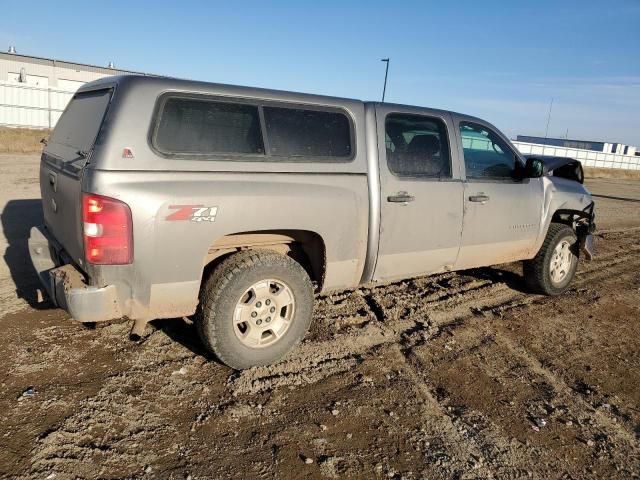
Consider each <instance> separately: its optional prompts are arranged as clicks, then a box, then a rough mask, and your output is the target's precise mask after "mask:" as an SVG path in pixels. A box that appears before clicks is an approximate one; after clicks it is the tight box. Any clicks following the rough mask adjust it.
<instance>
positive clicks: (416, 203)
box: [374, 104, 463, 281]
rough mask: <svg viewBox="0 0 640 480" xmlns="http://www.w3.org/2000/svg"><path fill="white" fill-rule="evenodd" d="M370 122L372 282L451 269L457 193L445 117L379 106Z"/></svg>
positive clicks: (457, 230)
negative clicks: (374, 138)
mask: <svg viewBox="0 0 640 480" xmlns="http://www.w3.org/2000/svg"><path fill="white" fill-rule="evenodd" d="M376 119H377V129H378V139H379V140H378V156H379V159H380V187H381V228H380V246H379V251H378V261H377V264H376V269H375V273H374V279H375V280H377V281H388V280H394V279H400V278H408V277H413V276H419V275H424V274H427V273H435V272H438V271H443V270H448V269H451V268H453V265H454V264H455V261H456V258H457V256H458V249H459V247H460V234H461V228H462V193H463V192H462V181H461V179H460V174H459V168H458V167H459V164H458V152H457V149H456V148H455V135H452V133H451V132H452V126H453V125H452V119H451V116H450V114H449V113H447V112H439V111H436V110H426V109H416V108H413V109H412V108H410V107H407V108H401V107H392V106H386V105H384V104H382V105H378V106H377V107H376ZM383 139H384V141H382V140H383ZM452 146H453V148H452Z"/></svg>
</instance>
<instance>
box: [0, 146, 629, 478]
mask: <svg viewBox="0 0 640 480" xmlns="http://www.w3.org/2000/svg"><path fill="white" fill-rule="evenodd" d="M36 165H37V158H36V157H8V156H5V157H0V171H1V172H2V174H1V175H0V182H1V184H0V211H2V229H3V235H2V236H0V241H2V242H4V243H3V244H2V245H1V248H2V253H3V256H4V260H5V261H4V262H2V265H0V300H1V301H2V312H3V313H1V314H0V315H3V316H2V317H1V318H0V352H1V353H2V357H3V358H2V363H1V366H0V382H1V384H0V425H1V426H0V476H3V477H6V478H49V479H52V478H57V479H66V478H123V477H126V478H176V479H184V478H192V479H197V478H328V479H332V478H345V477H354V478H405V479H411V478H541V479H546V478H570V479H578V478H637V477H638V476H639V475H640V324H639V320H640V181H638V180H612V179H607V180H593V181H590V182H589V187H590V188H591V190H592V191H593V192H594V193H596V194H597V195H598V197H597V199H596V200H597V202H598V212H597V214H598V224H599V228H600V230H599V234H598V244H597V248H598V255H597V258H596V259H595V260H594V261H593V262H591V263H582V264H581V266H580V269H579V273H578V276H577V279H576V281H575V283H574V285H573V288H572V289H571V290H570V291H569V292H568V293H567V294H565V295H563V296H561V297H556V298H547V297H541V296H535V295H529V294H527V293H526V292H525V290H524V286H523V283H522V280H521V277H520V267H519V266H518V265H504V266H500V267H497V268H491V269H489V268H486V269H476V270H470V271H465V272H462V273H457V274H444V275H438V276H434V277H430V278H423V279H417V280H410V281H404V282H399V283H395V284H392V285H389V286H386V287H380V288H375V289H361V290H358V291H356V292H353V293H345V294H338V295H333V296H331V297H328V298H322V299H320V300H319V302H318V306H317V309H316V313H315V317H314V322H313V327H312V331H311V332H310V334H309V335H308V337H307V339H306V341H305V342H304V343H303V344H302V345H301V346H300V347H299V348H298V349H297V350H296V351H295V352H294V353H293V354H292V355H290V357H289V358H288V359H287V360H286V361H284V362H282V363H280V364H278V365H275V366H272V367H269V368H255V369H252V370H249V371H245V372H242V373H236V372H233V371H232V370H230V369H229V368H227V367H225V366H222V365H220V364H218V363H216V362H215V361H213V360H212V359H211V358H210V357H209V355H207V354H206V353H205V352H204V351H203V349H202V346H201V344H200V342H199V341H198V338H197V336H196V334H195V331H194V328H193V326H192V325H189V324H188V323H185V322H184V321H182V320H172V321H157V322H154V323H153V326H152V328H149V329H148V334H147V336H146V337H145V338H143V339H142V340H140V341H138V342H132V341H130V340H128V338H127V334H128V331H129V325H127V324H121V323H113V324H109V325H103V326H98V327H96V328H87V327H84V326H82V325H78V324H77V323H74V322H73V321H71V319H70V318H69V316H68V315H67V314H65V313H64V312H62V311H60V310H57V309H52V308H50V306H48V305H47V304H46V303H45V304H38V303H37V302H36V298H35V296H34V294H33V289H34V287H35V285H36V284H35V278H34V275H33V272H32V271H31V270H30V268H29V264H28V261H27V258H26V255H27V250H26V243H25V242H26V237H27V235H28V230H29V228H30V226H31V225H33V224H35V223H37V222H38V221H39V219H40V216H41V210H40V206H39V201H38V200H37V199H38V197H39V195H38V186H37V179H36V174H37V169H36Z"/></svg>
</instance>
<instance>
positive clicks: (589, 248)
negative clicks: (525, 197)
mask: <svg viewBox="0 0 640 480" xmlns="http://www.w3.org/2000/svg"><path fill="white" fill-rule="evenodd" d="M526 158H527V159H537V160H541V161H542V162H543V165H544V168H543V176H544V177H547V178H548V180H549V186H551V188H550V190H549V192H550V193H551V192H552V194H551V195H550V196H547V195H545V197H547V198H549V199H550V200H551V205H549V206H550V207H551V208H550V212H553V221H555V222H561V223H565V224H567V225H570V226H571V227H572V228H573V229H574V231H575V232H576V235H577V237H578V241H579V246H580V251H581V252H582V253H583V254H584V257H585V258H586V259H587V260H592V259H593V256H594V240H593V232H594V231H595V228H596V224H595V203H594V202H593V200H592V199H591V194H590V193H589V192H588V191H587V189H586V188H585V187H584V186H583V184H584V170H583V168H582V163H581V162H580V161H579V160H576V159H575V158H568V157H551V156H541V155H526ZM566 180H570V182H567V181H566ZM573 182H576V183H573ZM578 184H579V185H578ZM586 202H588V204H587V205H586V206H585V203H586ZM553 204H555V205H553Z"/></svg>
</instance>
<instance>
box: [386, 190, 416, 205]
mask: <svg viewBox="0 0 640 480" xmlns="http://www.w3.org/2000/svg"><path fill="white" fill-rule="evenodd" d="M415 199H416V197H414V196H413V195H409V194H408V193H407V192H398V193H396V194H395V195H389V196H388V197H387V202H391V203H409V202H413V201H414V200H415Z"/></svg>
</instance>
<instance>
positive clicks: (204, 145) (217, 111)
mask: <svg viewBox="0 0 640 480" xmlns="http://www.w3.org/2000/svg"><path fill="white" fill-rule="evenodd" d="M156 128H157V130H156V133H155V136H154V144H155V147H156V148H157V149H158V150H160V151H161V152H163V153H167V154H211V153H214V154H215V153H227V154H264V143H263V140H262V132H261V129H260V115H259V114H258V107H257V106H255V105H247V104H243V103H224V102H217V101H211V100H207V99H196V98H180V97H173V98H168V99H167V100H166V101H165V103H164V105H163V108H162V111H161V113H160V118H159V122H158V125H157V127H156Z"/></svg>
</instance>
